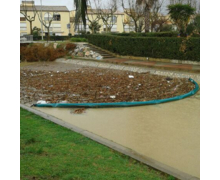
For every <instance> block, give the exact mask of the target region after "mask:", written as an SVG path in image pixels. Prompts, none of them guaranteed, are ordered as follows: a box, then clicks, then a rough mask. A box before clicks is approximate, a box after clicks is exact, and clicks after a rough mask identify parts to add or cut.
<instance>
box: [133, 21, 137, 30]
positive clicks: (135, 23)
mask: <svg viewBox="0 0 220 180" xmlns="http://www.w3.org/2000/svg"><path fill="white" fill-rule="evenodd" d="M134 26H135V32H138V25H137V22H136V21H134Z"/></svg>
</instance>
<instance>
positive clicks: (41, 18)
mask: <svg viewBox="0 0 220 180" xmlns="http://www.w3.org/2000/svg"><path fill="white" fill-rule="evenodd" d="M40 3H41V37H42V40H44V37H43V25H42V21H43V18H42V0H40Z"/></svg>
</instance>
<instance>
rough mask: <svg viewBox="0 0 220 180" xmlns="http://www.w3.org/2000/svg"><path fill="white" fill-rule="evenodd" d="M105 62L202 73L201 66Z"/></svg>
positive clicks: (116, 59) (113, 59)
mask: <svg viewBox="0 0 220 180" xmlns="http://www.w3.org/2000/svg"><path fill="white" fill-rule="evenodd" d="M102 61H104V62H109V63H115V64H128V65H135V66H142V67H151V68H158V69H169V70H181V71H188V72H195V73H198V72H200V65H194V64H177V63H167V62H159V61H143V60H131V59H124V58H112V59H103V60H102Z"/></svg>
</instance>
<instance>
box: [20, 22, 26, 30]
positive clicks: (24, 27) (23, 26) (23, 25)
mask: <svg viewBox="0 0 220 180" xmlns="http://www.w3.org/2000/svg"><path fill="white" fill-rule="evenodd" d="M20 31H27V24H26V23H23V22H20Z"/></svg>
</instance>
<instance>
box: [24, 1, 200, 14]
mask: <svg viewBox="0 0 220 180" xmlns="http://www.w3.org/2000/svg"><path fill="white" fill-rule="evenodd" d="M21 1H22V0H20V3H21ZM29 1H30V0H29ZM34 1H35V5H40V0H34ZM73 1H74V0H62V1H61V0H42V5H54V6H67V8H68V9H69V10H73V7H74V6H73ZM101 1H102V3H103V4H106V3H108V1H110V0H101ZM169 1H170V0H164V4H163V8H162V9H163V14H166V9H167V8H166V6H167V5H168V3H169ZM196 1H199V0H196ZM90 2H91V4H92V7H93V8H94V1H93V0H90ZM119 2H120V0H119ZM125 2H126V0H125ZM119 10H120V11H123V10H122V8H121V7H120V8H119Z"/></svg>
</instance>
